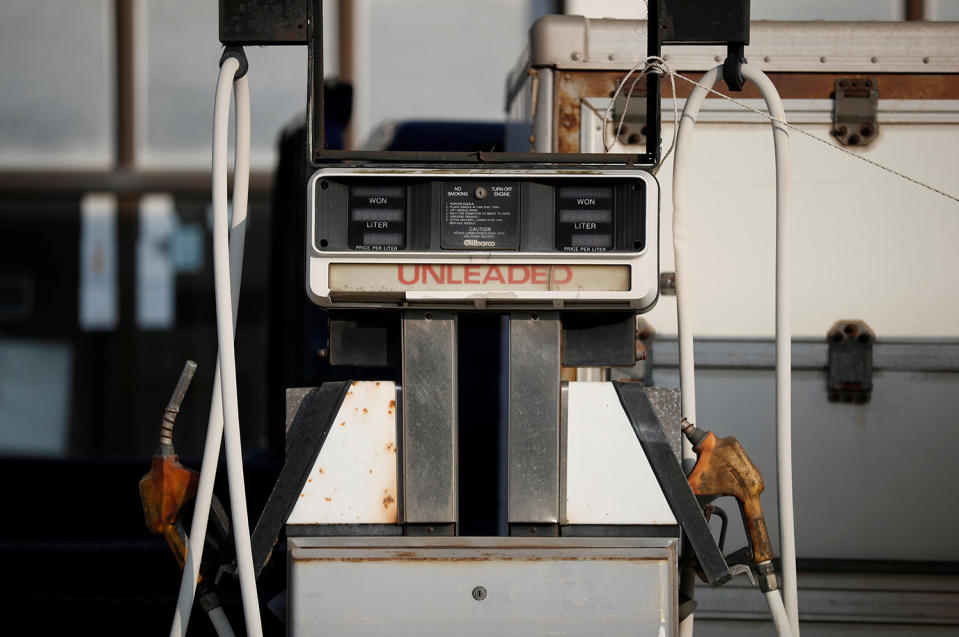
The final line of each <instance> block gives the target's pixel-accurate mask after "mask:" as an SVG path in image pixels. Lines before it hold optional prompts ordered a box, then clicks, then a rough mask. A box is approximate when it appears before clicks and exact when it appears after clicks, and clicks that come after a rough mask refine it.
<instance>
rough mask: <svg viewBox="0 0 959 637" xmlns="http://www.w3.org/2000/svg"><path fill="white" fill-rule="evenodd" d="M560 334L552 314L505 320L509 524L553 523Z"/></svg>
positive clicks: (521, 314) (515, 314)
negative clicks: (507, 336) (506, 344)
mask: <svg viewBox="0 0 959 637" xmlns="http://www.w3.org/2000/svg"><path fill="white" fill-rule="evenodd" d="M560 332H561V325H560V321H559V315H558V314H557V313H556V312H539V313H537V312H513V313H511V314H510V321H509V522H510V523H511V524H515V523H525V524H549V523H554V524H555V523H556V522H558V521H559V403H560V396H559V391H560V381H559V368H560Z"/></svg>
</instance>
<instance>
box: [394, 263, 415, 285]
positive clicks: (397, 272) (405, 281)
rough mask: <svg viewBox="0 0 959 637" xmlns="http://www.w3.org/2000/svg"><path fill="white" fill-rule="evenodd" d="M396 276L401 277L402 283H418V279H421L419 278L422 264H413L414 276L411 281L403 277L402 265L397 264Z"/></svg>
mask: <svg viewBox="0 0 959 637" xmlns="http://www.w3.org/2000/svg"><path fill="white" fill-rule="evenodd" d="M396 278H397V279H399V281H400V283H402V284H403V285H413V284H414V283H416V282H417V281H419V278H420V266H418V265H414V266H413V278H412V279H410V280H409V281H407V280H406V279H404V278H403V266H402V265H400V266H397V268H396Z"/></svg>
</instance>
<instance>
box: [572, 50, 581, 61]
mask: <svg viewBox="0 0 959 637" xmlns="http://www.w3.org/2000/svg"><path fill="white" fill-rule="evenodd" d="M570 57H571V58H573V59H574V60H579V59H580V58H581V57H583V54H582V53H580V52H579V51H573V54H572V55H571V56H570Z"/></svg>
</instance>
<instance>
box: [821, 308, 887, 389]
mask: <svg viewBox="0 0 959 637" xmlns="http://www.w3.org/2000/svg"><path fill="white" fill-rule="evenodd" d="M826 339H827V340H828V341H829V380H828V381H827V391H828V392H829V400H830V402H845V403H868V402H869V397H870V396H871V395H872V344H873V343H874V342H875V341H876V334H875V333H874V332H873V331H872V329H871V328H870V327H869V326H868V325H866V323H865V321H858V320H857V321H836V323H834V324H833V326H832V327H831V328H830V329H829V333H828V334H827V335H826Z"/></svg>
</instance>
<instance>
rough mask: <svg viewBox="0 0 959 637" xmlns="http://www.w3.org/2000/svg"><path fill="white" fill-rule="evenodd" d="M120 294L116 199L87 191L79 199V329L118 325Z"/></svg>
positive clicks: (110, 328) (106, 327)
mask: <svg viewBox="0 0 959 637" xmlns="http://www.w3.org/2000/svg"><path fill="white" fill-rule="evenodd" d="M117 294H118V293H117V198H116V195H113V194H110V193H87V194H86V195H84V196H83V199H81V200H80V286H79V290H78V295H79V299H78V301H79V306H80V307H79V311H78V315H79V316H78V321H79V323H80V328H81V329H84V330H112V329H113V328H115V327H116V325H117V320H118V310H117Z"/></svg>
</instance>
